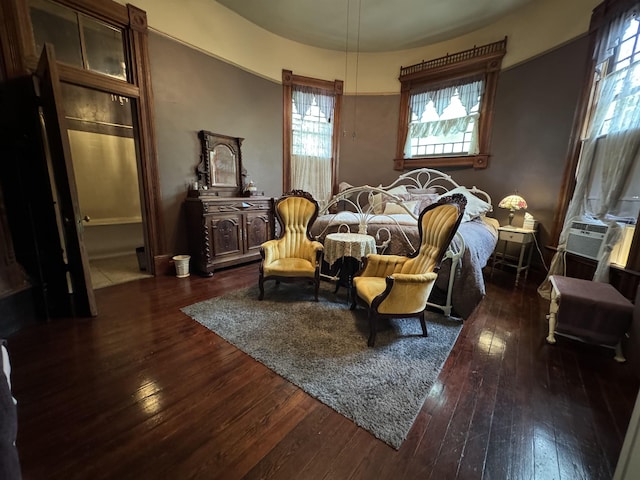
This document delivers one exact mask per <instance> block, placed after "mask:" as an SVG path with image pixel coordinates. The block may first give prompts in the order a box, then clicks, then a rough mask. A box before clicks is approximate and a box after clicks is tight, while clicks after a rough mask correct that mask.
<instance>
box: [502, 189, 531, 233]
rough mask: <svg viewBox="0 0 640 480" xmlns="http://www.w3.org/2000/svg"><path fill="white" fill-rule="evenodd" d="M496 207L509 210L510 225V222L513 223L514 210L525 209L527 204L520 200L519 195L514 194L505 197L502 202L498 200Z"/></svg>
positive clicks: (522, 199)
mask: <svg viewBox="0 0 640 480" xmlns="http://www.w3.org/2000/svg"><path fill="white" fill-rule="evenodd" d="M498 207H500V208H508V209H509V225H511V222H512V221H513V215H514V212H515V211H516V210H521V209H526V208H527V202H526V201H525V199H524V198H522V197H521V196H520V195H518V194H517V193H515V194H513V195H507V196H506V197H504V198H503V199H502V200H500V203H499V204H498Z"/></svg>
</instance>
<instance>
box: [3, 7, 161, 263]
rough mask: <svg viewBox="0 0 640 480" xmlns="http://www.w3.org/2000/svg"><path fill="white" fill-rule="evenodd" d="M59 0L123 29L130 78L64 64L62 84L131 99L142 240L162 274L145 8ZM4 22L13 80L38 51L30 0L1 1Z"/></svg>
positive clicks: (7, 72)
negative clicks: (135, 132)
mask: <svg viewBox="0 0 640 480" xmlns="http://www.w3.org/2000/svg"><path fill="white" fill-rule="evenodd" d="M55 1H56V2H57V3H60V4H61V5H65V6H67V7H70V8H73V9H74V10H77V11H79V12H81V13H84V14H86V15H89V16H91V17H94V18H97V19H99V20H101V21H104V22H107V23H109V24H111V25H114V26H116V27H119V28H122V30H123V37H124V39H125V50H126V55H127V63H128V70H129V72H130V78H129V82H125V81H123V80H119V79H115V78H111V77H108V76H106V75H102V74H99V73H94V72H91V71H87V70H81V69H78V68H75V67H71V66H68V65H63V64H59V65H58V70H59V76H60V80H61V81H62V82H66V83H71V84H74V85H79V86H83V87H87V88H91V89H96V90H101V91H104V92H108V93H114V94H118V95H123V96H127V97H129V98H131V99H132V100H133V105H134V108H133V114H134V124H135V125H136V127H137V132H138V137H137V139H136V140H137V141H136V149H137V151H138V152H137V153H138V158H139V165H138V167H139V168H138V178H139V184H140V192H141V196H142V198H141V200H142V202H141V203H142V218H143V230H144V240H145V246H146V247H147V249H146V250H147V251H146V253H147V257H148V259H150V260H151V261H150V262H147V263H148V265H149V267H148V268H149V270H150V272H151V273H154V274H158V273H161V272H163V271H165V270H167V269H168V259H169V255H168V254H167V251H166V240H165V232H164V219H163V215H162V204H161V192H160V179H159V178H160V177H159V172H158V161H157V150H156V139H155V125H154V108H153V95H152V90H151V68H150V64H149V47H148V25H147V15H146V12H144V11H143V10H141V9H139V8H137V7H134V6H133V5H126V6H124V5H121V4H119V3H116V2H113V1H105V0H55ZM0 21H1V22H2V25H0V26H2V28H0V53H1V56H2V58H1V60H2V61H1V62H0V67H1V68H2V71H1V72H0V75H1V76H2V78H3V79H11V78H16V77H21V76H25V75H31V74H33V72H34V71H35V69H36V67H37V60H38V56H37V54H38V53H39V52H36V51H35V45H34V41H33V32H32V30H31V22H30V17H29V11H28V4H27V1H26V0H0Z"/></svg>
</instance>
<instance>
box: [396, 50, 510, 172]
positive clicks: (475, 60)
mask: <svg viewBox="0 0 640 480" xmlns="http://www.w3.org/2000/svg"><path fill="white" fill-rule="evenodd" d="M506 44H507V40H506V38H505V39H504V40H501V41H500V42H495V43H491V44H488V45H484V46H481V47H474V48H473V49H471V50H466V51H463V52H459V53H455V54H452V55H447V56H446V57H442V58H437V59H435V60H429V61H427V62H422V63H419V64H417V65H412V66H410V67H403V68H402V69H401V70H400V82H401V84H402V93H401V99H400V123H399V126H398V145H397V148H396V161H395V164H396V168H397V169H405V168H418V167H443V166H454V165H455V166H465V165H468V166H473V167H475V168H485V167H486V166H487V159H488V157H489V138H490V127H491V117H492V111H493V99H494V97H495V89H496V85H497V76H498V72H499V70H500V65H501V62H502V57H504V54H505V53H506Z"/></svg>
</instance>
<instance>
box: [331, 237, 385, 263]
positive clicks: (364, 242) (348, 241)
mask: <svg viewBox="0 0 640 480" xmlns="http://www.w3.org/2000/svg"><path fill="white" fill-rule="evenodd" d="M375 252H376V240H375V239H374V238H373V237H372V236H371V235H363V234H361V233H330V234H329V235H327V236H326V237H325V240H324V259H325V260H326V262H327V263H328V264H329V265H333V264H334V263H335V262H336V260H340V259H341V258H343V257H353V258H355V259H357V260H358V261H360V259H361V258H362V257H365V256H367V255H368V254H369V253H375Z"/></svg>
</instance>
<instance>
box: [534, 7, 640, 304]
mask: <svg viewBox="0 0 640 480" xmlns="http://www.w3.org/2000/svg"><path fill="white" fill-rule="evenodd" d="M638 13H639V11H638V4H637V3H636V6H634V7H633V8H630V9H627V10H625V11H622V12H620V13H618V14H617V15H616V16H615V17H614V18H612V19H611V20H610V21H609V22H608V23H607V24H606V25H604V26H603V27H601V31H600V32H599V34H598V39H597V45H596V49H595V52H594V64H595V66H596V67H595V70H594V77H593V82H592V89H591V96H590V98H591V103H590V105H589V108H588V109H587V112H588V113H587V118H585V122H584V125H585V128H584V133H583V136H582V140H581V147H580V155H579V160H578V165H577V168H576V174H575V182H576V183H575V189H574V191H573V196H572V197H571V200H570V201H569V204H568V206H567V211H566V214H565V218H564V223H563V227H562V231H561V232H560V236H559V239H558V251H557V253H556V254H555V255H554V257H553V259H552V261H551V266H550V268H549V274H548V275H547V279H546V280H545V281H544V282H543V283H542V284H541V285H540V287H539V288H538V292H539V293H540V294H541V295H542V296H544V297H547V298H548V297H549V295H550V291H551V289H550V285H549V281H548V278H549V276H550V275H554V274H555V275H558V274H560V275H563V274H564V271H565V258H564V252H565V251H566V246H567V240H568V238H569V233H570V229H571V224H572V222H574V221H575V220H584V219H592V220H596V221H600V222H604V223H606V224H607V225H608V226H609V228H608V230H607V235H606V237H605V239H604V248H602V249H601V250H600V252H599V254H598V264H597V267H596V271H595V274H594V276H593V279H594V280H596V281H605V282H606V281H608V278H609V265H610V264H611V261H612V260H614V258H612V253H614V254H615V257H616V259H623V260H621V261H620V262H621V263H622V266H625V264H626V259H627V256H628V254H629V250H630V248H632V247H633V242H632V237H633V228H635V224H636V222H637V218H638V214H639V212H640V61H639V60H640V45H639V44H638V40H639V33H640V23H639V22H638ZM625 224H627V227H626V228H625V226H624V225H625ZM621 248H623V249H626V251H621ZM635 248H637V246H636V247H635Z"/></svg>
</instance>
